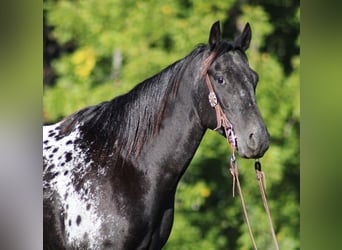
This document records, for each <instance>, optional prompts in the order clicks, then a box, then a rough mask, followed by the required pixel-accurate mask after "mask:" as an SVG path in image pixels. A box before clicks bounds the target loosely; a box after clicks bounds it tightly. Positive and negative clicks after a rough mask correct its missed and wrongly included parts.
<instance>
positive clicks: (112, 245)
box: [103, 239, 114, 248]
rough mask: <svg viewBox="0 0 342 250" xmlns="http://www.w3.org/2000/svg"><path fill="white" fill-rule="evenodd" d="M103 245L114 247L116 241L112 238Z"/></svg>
mask: <svg viewBox="0 0 342 250" xmlns="http://www.w3.org/2000/svg"><path fill="white" fill-rule="evenodd" d="M103 247H106V248H107V247H114V243H113V242H112V241H111V240H108V239H107V240H105V241H104V242H103Z"/></svg>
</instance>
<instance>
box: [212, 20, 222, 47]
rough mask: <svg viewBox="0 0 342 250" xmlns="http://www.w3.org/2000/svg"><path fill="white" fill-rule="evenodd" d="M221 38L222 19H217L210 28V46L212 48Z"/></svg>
mask: <svg viewBox="0 0 342 250" xmlns="http://www.w3.org/2000/svg"><path fill="white" fill-rule="evenodd" d="M220 38H221V30H220V21H216V22H215V23H214V24H213V25H212V26H211V29H210V35H209V46H210V49H211V50H212V49H213V48H214V47H215V46H216V44H217V43H218V42H219V41H220Z"/></svg>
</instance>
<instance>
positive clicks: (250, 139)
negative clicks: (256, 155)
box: [248, 133, 257, 149]
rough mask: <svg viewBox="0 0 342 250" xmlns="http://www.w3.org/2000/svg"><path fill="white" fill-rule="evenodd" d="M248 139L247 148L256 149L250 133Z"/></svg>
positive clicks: (253, 137) (253, 138)
mask: <svg viewBox="0 0 342 250" xmlns="http://www.w3.org/2000/svg"><path fill="white" fill-rule="evenodd" d="M248 139H249V140H248V146H249V148H251V149H255V147H256V146H257V145H256V141H255V135H254V133H250V134H249V137H248Z"/></svg>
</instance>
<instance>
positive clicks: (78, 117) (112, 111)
mask: <svg viewBox="0 0 342 250" xmlns="http://www.w3.org/2000/svg"><path fill="white" fill-rule="evenodd" d="M206 49H208V45H199V46H197V47H196V48H195V49H194V50H193V51H192V52H190V54H188V55H187V56H186V57H184V58H183V59H180V60H178V61H176V62H175V63H173V64H171V65H170V66H168V67H166V68H165V69H163V70H162V71H161V72H159V73H158V74H156V75H154V76H152V77H150V78H148V79H146V80H144V81H143V82H141V83H139V84H138V85H136V86H135V87H134V88H133V89H132V90H131V91H130V92H128V93H127V94H124V95H121V96H118V97H116V98H114V99H112V100H111V101H106V102H102V103H100V104H97V105H95V106H90V107H87V108H84V109H82V110H80V111H78V112H76V113H74V114H72V115H70V116H69V117H67V118H65V119H64V120H63V121H62V122H61V124H60V131H61V136H63V135H66V134H68V133H70V132H71V131H72V129H74V128H75V126H77V125H79V129H80V131H81V133H82V139H83V140H84V142H83V143H84V145H86V146H88V148H89V145H91V147H90V150H91V151H92V153H95V154H97V156H98V157H99V160H101V159H102V160H103V161H106V160H107V159H108V156H109V155H112V156H115V155H116V157H121V158H122V159H127V158H129V157H130V156H135V157H137V156H139V154H140V152H141V150H142V147H143V145H144V144H145V143H146V142H148V141H149V139H150V138H151V137H153V136H155V135H157V134H158V132H159V129H160V125H161V121H162V118H163V114H164V110H165V107H166V104H167V101H168V99H169V98H170V97H171V98H175V96H176V94H177V91H178V87H179V84H180V82H181V79H182V77H183V75H184V72H185V70H186V68H187V66H188V65H189V63H190V62H191V61H192V60H193V59H194V58H196V57H197V56H198V55H199V54H201V53H202V52H203V51H205V50H206ZM95 151H96V152H95Z"/></svg>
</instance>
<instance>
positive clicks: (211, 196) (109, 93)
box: [43, 0, 300, 250]
mask: <svg viewBox="0 0 342 250" xmlns="http://www.w3.org/2000/svg"><path fill="white" fill-rule="evenodd" d="M258 2H259V3H260V4H254V5H249V4H242V5H241V4H237V1H235V0H231V1H227V0H217V1H215V2H214V1H206V0H199V1H194V0H188V1H181V0H177V1H171V0H165V1H157V0H151V1H137V2H136V1H129V0H127V1H119V0H103V1H101V2H99V1H95V0H89V1H52V0H46V1H45V2H44V9H45V11H46V20H47V23H48V24H49V25H51V26H52V27H53V31H52V34H51V35H52V36H53V37H54V38H55V39H56V40H57V41H58V42H59V43H60V44H64V43H67V42H68V43H72V44H74V45H75V50H74V51H73V52H70V53H65V54H63V55H62V56H61V57H60V58H57V59H56V60H55V61H54V62H53V66H54V69H55V71H56V73H57V75H58V78H57V81H56V83H55V84H54V85H53V86H52V87H45V89H44V97H43V103H44V121H45V122H54V121H57V120H58V119H60V118H62V117H65V116H67V115H69V114H71V113H72V112H74V111H76V110H78V109H80V108H83V107H85V106H88V105H92V104H96V103H99V102H101V101H104V100H109V99H111V98H113V97H114V96H116V95H119V94H122V93H125V92H127V91H128V90H129V89H131V88H132V87H133V86H135V85H136V84H137V83H138V82H140V81H142V80H143V79H145V78H147V77H149V76H151V75H153V74H155V73H157V72H158V71H160V70H161V69H162V68H163V67H165V66H167V65H169V64H170V63H172V62H174V61H175V60H178V59H180V58H182V57H184V56H185V55H186V54H187V53H189V52H190V51H191V50H192V49H193V48H194V47H195V46H196V45H197V44H198V43H206V42H207V39H208V33H209V28H210V26H211V24H212V23H213V22H215V21H216V20H218V19H219V20H220V21H221V24H224V23H225V22H226V21H228V20H229V18H230V17H229V16H227V13H229V11H230V10H231V9H232V8H233V7H234V8H237V7H238V8H239V10H240V12H241V15H239V17H238V18H237V20H236V23H237V27H238V28H240V29H241V28H242V27H243V25H244V24H245V23H246V22H247V21H248V22H249V23H250V24H251V26H252V32H253V38H252V43H251V47H250V49H249V50H248V57H249V62H250V65H251V67H252V68H253V69H254V70H256V71H257V72H258V73H259V84H258V87H257V101H258V105H259V108H260V110H261V113H262V115H263V118H264V120H265V123H266V124H267V127H268V129H269V132H270V134H271V145H270V148H269V150H268V151H267V153H266V154H265V156H264V157H263V158H262V159H261V163H262V165H263V170H264V172H265V174H266V181H267V190H266V191H267V195H268V199H269V206H270V210H271V213H272V217H273V222H274V225H275V229H276V234H277V238H278V240H279V244H280V248H281V249H299V248H300V243H299V123H300V96H299V69H300V60H299V55H298V52H297V51H292V52H291V53H292V54H291V57H292V59H291V62H292V65H291V69H292V70H291V72H290V73H287V72H286V70H285V66H284V65H285V63H284V62H283V61H282V58H283V57H281V56H278V55H277V54H276V53H274V50H271V49H270V51H268V50H267V48H268V47H267V46H268V44H267V43H266V41H267V38H268V37H269V36H274V34H276V31H277V29H278V28H279V27H283V26H285V25H287V27H288V29H297V26H298V25H299V6H297V7H296V8H297V11H295V12H294V14H293V15H291V16H289V17H288V19H281V20H280V19H279V20H276V21H274V16H275V15H274V13H272V14H273V15H270V13H268V12H267V11H266V9H270V5H271V6H273V9H277V8H278V9H279V8H280V7H281V5H280V4H278V3H276V1H275V2H274V3H273V2H272V1H258ZM288 5H290V2H289V1H288V2H287V4H286V6H288ZM266 7H267V8H266ZM280 10H281V8H280ZM222 26H223V27H222V28H223V29H224V27H225V26H224V25H222ZM297 35H298V34H297ZM229 39H231V38H229ZM291 39H292V40H291ZM299 41H300V40H299V36H298V37H291V38H290V37H289V39H288V41H284V42H285V43H292V44H295V45H294V46H299ZM115 53H119V54H120V56H121V57H122V61H121V64H119V67H118V66H117V65H116V66H113V64H112V61H113V59H112V58H113V56H114V54H115ZM115 72H117V73H116V74H114V73H115ZM228 159H229V147H228V145H227V143H226V141H225V139H224V138H222V137H221V136H219V135H218V134H217V133H215V132H213V131H208V132H207V133H206V135H205V137H204V139H203V141H202V143H201V145H200V148H199V150H198V151H197V153H196V155H195V157H194V159H193V161H192V163H191V165H190V167H189V169H188V171H187V172H186V173H185V175H184V177H183V178H182V180H181V182H180V184H179V187H178V189H177V196H176V213H175V222H174V226H173V230H172V233H171V236H170V239H169V241H168V243H167V245H166V246H165V249H169V250H172V249H190V250H191V249H206V250H207V249H251V242H250V238H249V235H248V231H247V228H246V225H245V223H244V220H243V214H242V211H241V205H240V201H239V198H238V197H235V198H233V197H232V178H231V176H230V173H229V169H228V168H229V166H228ZM238 163H239V170H240V180H241V185H242V188H243V192H244V196H245V199H246V204H247V209H248V212H249V216H250V220H251V225H252V230H253V232H254V235H255V238H256V242H257V245H258V246H259V248H260V249H273V245H272V238H271V234H270V232H269V228H268V224H267V219H266V216H265V213H264V210H263V205H262V202H261V197H260V194H259V191H258V184H257V181H256V180H255V175H254V169H253V161H251V160H244V159H240V158H238Z"/></svg>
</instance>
